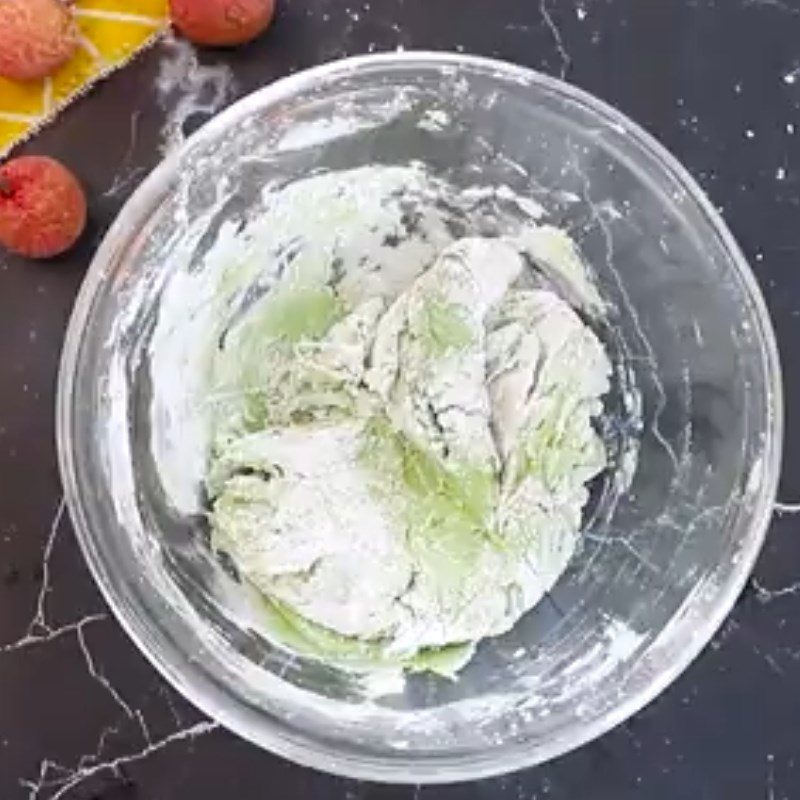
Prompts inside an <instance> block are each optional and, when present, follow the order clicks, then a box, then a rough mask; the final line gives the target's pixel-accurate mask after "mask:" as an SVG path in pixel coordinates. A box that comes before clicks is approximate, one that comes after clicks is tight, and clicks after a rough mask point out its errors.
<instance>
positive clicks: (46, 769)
mask: <svg viewBox="0 0 800 800" xmlns="http://www.w3.org/2000/svg"><path fill="white" fill-rule="evenodd" d="M219 727H220V725H219V723H218V722H198V723H196V724H195V725H191V726H190V727H188V728H183V729H181V730H177V731H173V732H172V733H170V734H168V735H167V736H164V737H163V738H161V739H159V740H157V741H155V742H150V743H148V744H147V745H146V746H145V747H143V748H142V749H140V750H135V751H133V752H130V753H125V754H124V755H120V756H116V757H114V758H112V759H108V760H106V761H103V760H100V758H99V757H98V758H97V759H96V763H88V762H87V759H89V760H91V758H92V757H87V756H83V757H82V763H81V762H79V763H78V765H77V766H76V767H75V768H74V769H71V768H69V767H64V766H63V765H61V764H57V763H56V762H54V761H50V760H49V759H44V760H43V761H42V762H41V764H40V765H39V775H38V777H37V778H36V779H35V780H27V779H24V778H23V779H21V780H20V782H19V783H20V786H22V787H23V788H25V789H27V790H28V797H27V800H60V798H63V797H66V796H67V794H68V793H69V792H71V791H72V790H73V789H75V788H76V787H78V786H80V785H82V784H84V783H85V782H86V781H88V780H89V779H90V778H93V777H94V776H96V775H99V774H101V773H104V772H110V773H112V774H119V773H120V769H121V768H122V767H125V766H128V765H129V764H134V763H136V762H138V761H143V760H144V759H146V758H148V757H149V756H152V755H153V754H154V753H158V752H160V751H161V750H163V749H164V748H166V747H169V746H170V745H171V744H175V743H176V742H185V741H193V740H195V739H197V738H198V737H200V736H205V735H206V734H209V733H212V732H213V731H215V730H217V729H218V728H219ZM101 738H103V737H101Z"/></svg>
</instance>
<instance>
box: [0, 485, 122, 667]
mask: <svg viewBox="0 0 800 800" xmlns="http://www.w3.org/2000/svg"><path fill="white" fill-rule="evenodd" d="M65 509H66V502H65V500H64V499H63V498H61V499H60V500H59V502H58V507H57V509H56V513H55V516H54V517H53V521H52V522H51V523H50V532H49V534H48V536H47V540H46V541H45V545H44V550H43V552H42V567H41V570H42V584H41V586H40V587H39V593H38V595H37V597H36V608H35V611H34V614H33V617H32V619H31V621H30V622H29V623H28V627H27V628H26V629H25V633H23V635H22V636H21V637H20V638H19V639H17V640H15V641H13V642H7V643H5V644H2V645H0V653H9V652H12V651H14V650H22V649H23V648H26V647H31V646H33V645H37V644H42V643H43V642H49V641H52V640H53V639H57V638H58V637H60V636H63V635H65V634H67V633H77V634H78V636H80V635H81V634H82V631H83V628H84V627H85V626H86V625H90V624H91V623H93V622H99V621H101V620H104V619H107V616H106V615H105V614H89V615H87V616H85V617H82V618H81V619H78V620H75V621H74V622H69V623H66V624H63V625H55V624H54V623H51V622H49V621H48V617H47V595H48V593H49V592H50V556H51V555H52V553H53V547H54V546H55V543H56V537H57V536H58V532H59V530H60V528H61V521H62V519H63V518H64V511H65Z"/></svg>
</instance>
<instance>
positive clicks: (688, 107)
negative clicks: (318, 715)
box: [0, 0, 800, 800]
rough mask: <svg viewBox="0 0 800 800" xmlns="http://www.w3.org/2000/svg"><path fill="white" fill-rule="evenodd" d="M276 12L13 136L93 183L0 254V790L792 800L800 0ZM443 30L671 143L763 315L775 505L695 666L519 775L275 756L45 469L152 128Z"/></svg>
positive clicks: (434, 40) (168, 128)
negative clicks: (748, 575) (123, 609)
mask: <svg viewBox="0 0 800 800" xmlns="http://www.w3.org/2000/svg"><path fill="white" fill-rule="evenodd" d="M280 5H281V8H280V12H279V15H278V18H277V21H276V24H275V25H274V27H273V29H272V30H271V32H270V33H269V34H268V35H267V36H266V37H264V38H263V39H262V40H260V41H259V42H257V43H255V44H253V45H251V46H248V47H245V48H243V49H241V50H237V51H234V52H207V53H202V54H201V55H200V56H199V61H198V60H197V59H196V58H195V56H194V55H193V51H192V50H191V48H189V47H188V46H187V45H185V44H183V43H175V42H169V41H167V42H163V43H161V44H159V45H158V46H156V47H155V48H153V49H152V50H151V51H149V52H148V53H146V54H145V55H144V56H143V57H141V58H139V59H137V61H136V62H135V63H134V64H133V65H130V66H129V67H127V68H126V69H124V70H123V71H121V72H119V73H117V74H116V75H114V76H113V77H111V78H110V79H108V80H107V81H105V82H104V83H103V84H102V85H100V86H98V87H97V88H95V89H94V90H93V91H92V92H91V93H90V95H89V96H87V97H86V98H84V99H83V100H81V101H80V102H79V103H77V104H75V105H74V106H73V107H72V108H70V109H69V110H68V111H66V113H64V114H63V115H62V116H61V117H60V118H59V119H58V121H57V122H56V123H55V124H54V125H52V126H51V127H50V128H48V129H47V130H46V131H45V132H43V133H42V134H41V135H40V136H38V137H37V138H36V139H35V140H34V141H32V142H31V143H30V144H29V145H27V146H26V147H25V148H24V151H25V152H31V153H46V154H50V155H53V156H55V157H58V158H61V159H63V160H64V161H65V162H66V163H67V164H69V165H70V166H71V167H72V168H74V169H75V171H76V172H77V173H78V174H79V175H80V176H81V178H82V179H83V181H84V182H85V184H86V187H87V190H88V194H89V197H90V204H91V224H90V229H89V230H88V232H87V235H86V236H85V237H84V240H83V242H82V245H81V246H80V247H79V248H78V249H77V250H75V251H74V252H73V253H72V254H70V255H69V256H68V257H66V258H63V259H61V260H59V261H56V262H54V263H49V264H30V263H24V262H22V261H18V260H15V259H13V258H10V257H7V256H4V255H0V385H1V386H2V389H0V798H2V800H14V798H29V799H30V800H55V799H56V798H65V800H90V798H91V799H92V800H184V799H188V798H192V800H218V798H221V797H231V798H233V797H235V798H236V800H264V799H265V798H267V799H269V798H305V797H309V798H319V799H320V800H322V799H323V798H338V799H340V800H389V798H406V799H407V800H412V798H413V800H426V799H427V798H433V797H436V798H443V799H444V800H459V799H460V798H473V797H474V798H480V797H486V798H491V799H492V800H542V798H548V799H550V800H629V798H639V797H646V798H649V800H682V799H683V798H687V799H690V800H704V799H706V798H713V799H714V800H717V799H719V800H755V799H756V798H761V799H763V800H793V799H794V798H800V537H799V536H798V533H800V531H798V525H797V521H798V519H800V516H796V515H794V513H793V512H794V511H795V510H798V511H800V508H797V509H793V507H792V505H791V502H792V500H793V499H794V500H797V501H800V470H799V469H797V467H798V466H800V414H798V413H796V411H795V409H796V407H797V406H798V405H799V404H800V381H798V379H797V378H796V377H795V371H794V369H793V368H792V364H793V362H794V353H793V350H792V345H793V343H794V341H796V340H797V337H798V336H800V267H799V266H798V255H800V0H283V2H282V3H281V4H280ZM397 47H403V48H406V49H411V48H425V49H450V50H452V49H455V50H458V51H463V52H468V53H479V54H483V55H488V56H495V57H499V58H503V59H507V60H510V61H514V62H518V63H521V64H525V65H528V66H530V67H534V68H537V69H540V70H543V71H545V72H548V73H551V74H555V75H561V76H566V77H567V79H568V80H570V81H572V82H574V83H575V84H577V85H579V86H581V87H583V88H584V89H587V90H589V91H590V92H593V93H594V94H596V95H598V96H599V97H601V98H603V99H605V100H607V101H609V102H610V103H612V104H614V105H616V106H617V107H618V108H620V109H621V110H622V111H623V112H625V113H627V114H628V115H630V116H631V117H632V118H633V119H634V120H637V121H638V122H639V123H641V124H642V125H643V126H645V127H646V128H647V129H649V130H650V131H651V132H652V133H654V134H655V135H656V136H657V137H658V138H659V139H660V140H661V141H662V142H663V143H664V144H665V145H666V146H667V147H668V148H669V149H670V150H672V152H673V153H674V154H675V155H677V156H678V158H679V159H680V160H681V161H683V163H684V164H685V165H686V166H687V167H688V168H689V170H690V171H691V172H692V173H693V174H694V175H695V177H696V178H697V179H698V180H699V181H700V182H701V184H702V185H703V186H704V187H705V189H706V190H707V191H708V193H709V194H710V196H711V198H712V199H713V201H714V202H715V204H717V205H718V206H719V207H720V208H721V209H722V210H723V213H724V215H725V217H726V219H727V221H728V223H729V225H730V227H731V229H732V230H733V232H734V234H735V235H736V237H737V238H738V240H739V242H740V244H741V245H742V247H743V249H744V250H745V252H746V254H747V256H748V258H749V259H750V262H751V264H752V265H753V268H754V270H755V272H756V276H757V278H758V280H759V282H760V284H761V287H762V289H763V291H764V293H765V296H766V299H767V303H768V305H769V308H770V310H771V312H772V315H773V319H774V322H775V325H776V328H777V331H778V336H779V340H780V344H781V349H782V355H783V360H784V364H785V367H786V369H785V379H786V393H787V404H788V405H787V407H788V430H787V439H786V458H785V469H784V477H783V481H782V486H781V500H782V501H784V502H785V505H779V506H778V507H777V508H776V515H775V518H774V523H773V525H772V529H771V532H770V535H769V538H768V541H767V545H766V547H765V549H764V552H763V554H762V557H761V559H760V561H759V564H758V567H757V569H756V572H755V577H754V578H753V580H752V581H751V583H750V584H749V586H748V589H747V590H746V591H745V593H744V594H743V596H742V597H741V599H740V600H739V603H738V604H737V606H736V609H735V611H734V613H733V614H732V616H731V617H730V618H729V619H728V621H727V622H726V623H725V625H724V626H723V628H722V630H721V631H720V632H719V634H718V635H717V636H716V638H715V639H714V640H713V642H712V644H711V645H710V646H709V647H708V648H707V649H706V651H705V652H704V654H703V655H702V656H701V657H700V658H699V659H698V660H697V662H696V663H695V664H694V665H693V666H692V667H691V668H690V669H688V670H687V671H686V673H685V674H684V675H683V676H682V677H681V678H680V679H679V680H677V681H676V682H675V684H674V685H673V686H672V687H671V688H670V689H669V690H668V691H666V692H665V693H664V694H663V695H662V696H661V697H660V698H659V699H658V700H657V701H656V702H654V703H653V704H651V705H650V706H649V707H647V708H646V709H645V710H643V711H642V712H641V713H639V714H638V715H636V716H635V717H634V718H632V719H631V720H629V721H628V722H627V723H625V724H624V725H622V726H620V727H619V728H617V729H616V730H615V731H613V732H612V733H610V734H608V735H607V736H605V737H603V738H602V739H600V740H599V741H596V742H595V743H593V744H591V745H589V746H586V747H584V748H582V749H580V750H579V751H577V752H575V753H573V754H571V755H568V756H566V757H564V758H561V759H559V760H557V761H555V762H553V763H551V764H548V765H546V766H544V767H541V768H538V769H533V770H529V771H527V772H525V773H520V774H517V775H512V776H508V777H505V778H499V779H495V780H490V781H485V782H482V783H474V784H466V785H461V786H454V787H448V788H442V787H439V788H436V787H427V788H425V787H422V788H416V789H415V788H413V787H381V786H375V785H370V784H359V783H356V782H350V781H345V780H341V779H338V778H332V777H328V776H325V775H322V774H318V773H315V772H313V771H310V770H306V769H302V768H300V767H296V766H294V765H292V764H289V763H287V762H285V761H283V760H281V759H279V758H277V757H273V756H271V755H269V754H268V753H265V752H261V751H259V750H257V749H256V748H254V747H253V746H251V745H249V744H247V743H245V742H244V741H241V740H239V739H237V738H236V737H234V736H233V735H231V734H229V733H227V732H226V731H225V730H222V729H221V728H219V727H218V726H216V725H215V724H213V723H210V722H208V721H206V720H204V719H203V718H202V717H201V716H200V715H199V714H198V712H197V711H196V710H195V709H194V708H193V707H191V706H190V705H189V704H187V703H186V702H185V701H184V700H183V699H182V698H181V697H180V696H179V695H177V694H176V693H175V692H174V691H173V690H172V689H171V688H170V687H169V686H167V685H166V684H165V683H164V682H163V681H162V680H161V679H160V678H159V676H158V675H157V674H156V673H155V671H154V670H153V669H152V668H151V667H150V666H149V664H148V663H147V662H146V661H145V660H144V658H143V657H142V656H141V655H140V654H139V652H138V651H137V650H136V648H135V647H134V645H133V644H132V643H131V642H130V641H129V640H128V639H127V637H126V635H125V634H124V633H123V632H122V630H121V629H120V627H119V626H118V625H117V623H116V622H115V621H114V619H113V618H112V617H111V616H110V614H109V611H108V609H107V608H106V606H105V604H104V603H103V600H102V599H101V597H100V596H99V594H98V592H97V590H96V589H95V587H94V584H93V582H92V580H91V577H90V576H89V573H88V572H87V569H86V567H85V566H84V563H83V559H82V557H81V554H80V552H79V550H78V547H77V544H76V542H75V540H74V538H73V536H72V531H71V528H70V523H69V520H68V518H67V515H66V514H65V512H64V504H63V500H62V496H61V491H60V487H59V480H58V473H57V467H56V456H55V446H54V431H53V401H54V388H55V379H56V369H57V362H58V356H59V351H60V347H61V341H62V336H63V333H64V329H65V326H66V321H67V318H68V314H69V312H70V308H71V306H72V302H73V299H74V296H75V294H76V292H77V289H78V286H79V284H80V281H81V279H82V277H83V274H84V272H85V270H86V268H87V265H88V263H89V261H90V259H91V256H92V253H93V251H94V249H95V247H96V246H97V244H98V242H99V241H100V239H101V238H102V236H103V233H104V231H105V230H106V228H107V226H108V225H109V224H110V222H111V221H112V220H113V218H114V216H115V215H116V213H117V212H118V211H119V209H120V208H121V206H122V204H123V203H124V201H125V199H126V198H127V196H128V195H129V194H130V192H131V191H132V190H133V188H134V187H135V186H136V185H137V183H138V182H139V181H140V180H141V178H142V177H143V175H145V174H146V172H147V171H148V170H149V169H151V168H152V167H153V166H154V165H155V164H156V163H157V161H158V160H159V158H160V152H161V150H162V149H163V148H166V147H169V146H172V145H174V144H175V143H176V142H178V141H180V138H181V136H182V135H183V133H184V132H186V131H188V130H189V129H191V128H193V127H195V126H196V125H198V124H199V123H201V122H202V121H203V120H204V119H205V118H206V117H207V115H208V114H210V113H213V112H214V111H216V110H218V109H219V108H221V107H223V106H225V105H226V104H228V103H230V102H231V101H232V100H234V99H236V98H237V97H240V96H242V95H244V94H246V93H248V92H249V91H251V90H253V89H255V88H256V87H258V86H261V85H263V84H265V83H267V82H269V81H272V80H274V79H276V78H278V77H280V76H283V75H286V74H287V73H290V72H293V71H296V70H298V69H301V68H303V67H307V66H311V65H314V64H318V63H320V62H324V61H328V60H331V59H334V58H338V57H341V56H345V55H351V54H355V53H362V52H367V51H373V50H376V51H377V50H392V49H395V48H397Z"/></svg>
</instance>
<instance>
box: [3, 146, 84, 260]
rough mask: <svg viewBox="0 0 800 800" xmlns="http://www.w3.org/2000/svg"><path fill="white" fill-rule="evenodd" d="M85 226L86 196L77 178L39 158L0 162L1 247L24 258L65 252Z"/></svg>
mask: <svg viewBox="0 0 800 800" xmlns="http://www.w3.org/2000/svg"><path fill="white" fill-rule="evenodd" d="M85 226H86V196H85V195H84V193H83V189H82V188H81V185H80V183H78V179H77V178H76V177H75V176H74V175H73V174H72V173H71V172H70V171H69V170H68V169H67V168H66V167H65V166H63V165H62V164H60V163H59V162H58V161H55V160H53V159H52V158H46V157H44V156H22V157H21V158H15V159H13V160H11V161H9V162H8V163H6V164H3V165H2V166H0V245H2V246H3V247H6V248H7V249H8V250H10V251H11V252H12V253H18V254H19V255H22V256H27V257H28V258H50V257H52V256H57V255H59V254H60V253H63V252H64V251H65V250H69V248H70V247H72V245H73V244H75V242H76V241H77V239H78V237H79V236H80V235H81V233H82V232H83V229H84V227H85Z"/></svg>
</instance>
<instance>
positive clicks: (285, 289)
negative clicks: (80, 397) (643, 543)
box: [149, 163, 612, 675]
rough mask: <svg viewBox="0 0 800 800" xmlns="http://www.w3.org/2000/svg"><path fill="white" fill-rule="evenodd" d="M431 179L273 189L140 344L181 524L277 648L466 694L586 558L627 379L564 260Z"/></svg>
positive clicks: (548, 240) (482, 205)
mask: <svg viewBox="0 0 800 800" xmlns="http://www.w3.org/2000/svg"><path fill="white" fill-rule="evenodd" d="M545 217H546V212H545V210H544V209H543V208H542V207H541V206H539V205H538V204H537V203H535V202H533V201H532V200H530V199H528V198H524V197H521V196H519V195H518V194H516V193H514V192H512V191H511V190H510V189H508V187H505V186H480V185H477V186H471V187H467V188H463V187H455V186H453V185H449V184H448V183H447V182H445V181H443V180H441V179H439V178H437V177H435V176H433V175H432V174H430V173H429V172H428V171H427V170H426V169H425V168H424V167H423V166H421V165H419V164H415V163H412V164H410V165H407V166H368V167H360V168H356V169H350V170H343V171H328V172H324V173H319V174H314V175H311V176H308V177H304V178H300V179H297V180H295V181H293V182H289V183H278V182H275V183H268V184H267V185H266V186H264V188H263V189H262V191H261V203H260V210H259V212H258V213H257V214H252V215H250V216H249V218H248V219H246V220H235V221H234V220H230V221H227V222H224V223H223V224H222V225H221V226H220V227H219V229H218V230H217V231H216V233H215V236H214V240H213V242H212V243H211V244H210V246H209V247H208V248H207V249H206V252H205V254H204V255H203V263H202V265H200V266H198V265H197V264H191V265H176V267H175V274H174V275H173V276H172V277H171V278H170V280H169V282H168V283H167V285H166V287H165V289H164V292H163V295H162V298H161V302H160V307H159V313H158V318H157V322H156V325H155V329H154V332H153V335H152V339H151V342H150V353H149V355H150V370H151V383H152V403H151V432H152V433H151V438H152V441H151V445H152V450H153V455H154V462H155V464H156V466H157V470H158V474H159V477H160V481H161V483H162V485H163V487H164V489H165V492H166V494H167V496H168V497H169V500H170V503H171V504H172V505H173V506H174V507H175V508H176V509H177V510H178V511H180V512H181V513H183V514H199V515H202V516H203V518H204V519H206V520H207V525H208V530H209V548H210V550H211V551H212V552H213V553H214V554H215V555H216V557H217V558H218V559H219V561H220V562H221V564H222V565H223V566H224V568H225V570H226V571H227V572H228V574H229V575H231V576H232V577H233V578H234V579H235V580H236V581H239V582H240V583H241V585H242V586H246V587H248V591H249V592H250V596H251V597H252V598H255V599H254V600H253V601H252V602H254V603H255V604H256V605H257V606H258V614H257V618H258V619H259V620H260V624H261V626H262V628H263V633H264V634H265V635H267V636H269V637H270V638H271V639H272V640H273V641H274V642H276V643H278V644H280V645H281V646H283V647H285V648H286V649H288V650H290V651H292V652H295V653H299V654H301V655H304V656H309V657H313V658H319V659H322V660H325V661H327V662H330V663H335V664H338V665H344V666H348V665H349V666H351V667H353V668H357V669H370V668H372V667H385V666H393V667H395V666H397V667H402V668H404V669H407V670H412V671H423V670H431V671H434V672H439V673H442V674H448V675H454V674H456V673H457V672H458V670H459V669H461V668H462V667H463V666H464V665H465V664H466V663H467V662H468V661H469V659H470V658H471V656H472V654H473V653H474V650H475V647H476V645H477V644H478V643H479V642H480V641H481V640H482V639H484V638H486V637H493V636H498V635H501V634H503V633H505V632H507V631H509V630H510V629H511V628H512V627H513V626H514V625H515V623H516V622H517V621H518V620H519V618H520V617H521V616H522V615H523V614H525V613H526V612H527V611H528V610H529V609H531V608H532V607H533V606H534V605H536V604H537V603H538V602H540V600H541V599H542V598H543V596H544V595H545V594H546V593H547V592H548V591H549V590H550V589H551V588H552V586H553V585H554V584H555V582H556V581H557V580H558V579H559V577H560V576H561V575H562V573H563V572H564V570H565V569H566V568H567V566H568V564H569V562H570V560H571V559H572V557H573V555H574V554H575V552H576V549H577V548H579V547H580V540H581V535H580V531H581V527H582V519H583V516H584V513H585V507H586V506H587V501H588V500H589V497H590V486H591V482H592V481H593V479H595V478H596V477H597V476H598V475H600V474H601V473H603V471H604V470H605V469H606V467H607V463H608V458H607V455H608V454H607V443H606V441H604V438H603V436H601V434H600V430H602V425H601V424H600V421H601V418H602V416H603V413H604V412H603V398H604V396H605V395H606V394H607V393H608V391H609V386H610V383H609V381H610V378H611V375H612V363H611V359H610V357H609V354H608V353H607V351H606V348H605V346H604V344H603V343H602V341H601V338H600V336H599V335H598V332H600V331H601V330H602V329H603V325H604V315H605V307H604V303H603V301H602V300H601V298H600V296H599V295H598V292H597V290H596V288H595V285H594V283H593V280H592V277H591V274H590V270H589V269H588V268H587V266H586V265H585V264H584V262H583V260H582V258H581V256H580V254H579V252H578V250H577V248H576V246H575V244H574V243H573V241H572V239H571V238H570V237H569V236H568V235H567V233H565V232H564V231H562V230H560V229H558V228H556V227H553V226H552V225H549V224H547V223H546V222H545Z"/></svg>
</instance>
